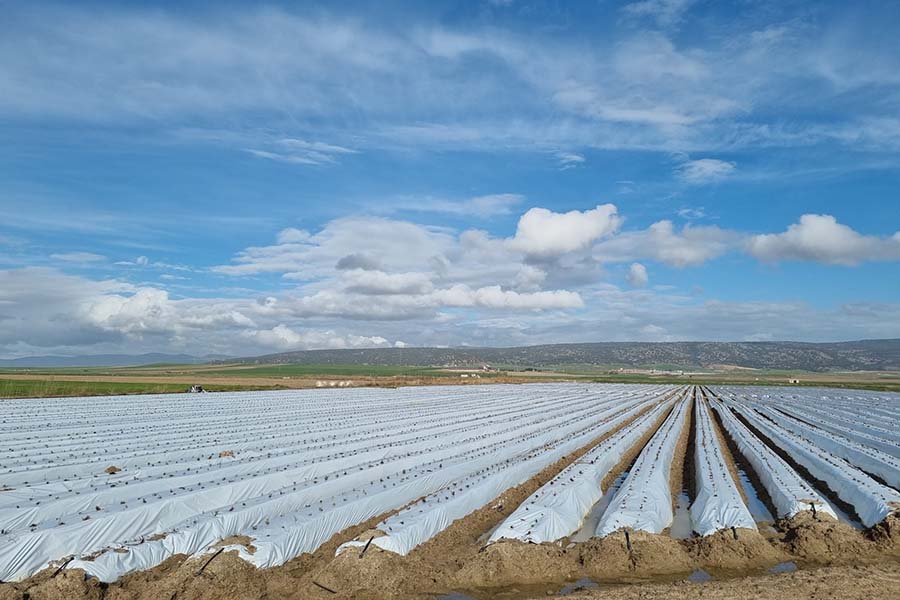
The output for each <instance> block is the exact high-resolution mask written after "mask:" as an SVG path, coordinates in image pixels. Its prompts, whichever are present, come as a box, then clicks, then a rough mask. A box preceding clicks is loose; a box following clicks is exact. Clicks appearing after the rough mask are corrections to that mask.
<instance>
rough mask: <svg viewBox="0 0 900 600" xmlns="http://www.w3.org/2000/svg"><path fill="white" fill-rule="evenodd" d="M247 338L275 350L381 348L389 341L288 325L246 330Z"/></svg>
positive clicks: (377, 337)
mask: <svg viewBox="0 0 900 600" xmlns="http://www.w3.org/2000/svg"><path fill="white" fill-rule="evenodd" d="M242 336H243V337H244V338H246V339H250V340H253V341H254V342H256V343H258V344H260V345H262V346H264V347H268V348H272V349H275V350H280V351H286V350H312V349H323V348H324V349H343V348H379V347H384V346H388V345H389V342H388V341H387V340H386V339H384V338H383V337H380V336H364V335H341V334H337V333H335V332H333V331H296V330H294V329H291V328H290V327H288V326H286V325H276V326H275V327H273V328H271V329H264V330H258V331H245V332H243V334H242Z"/></svg>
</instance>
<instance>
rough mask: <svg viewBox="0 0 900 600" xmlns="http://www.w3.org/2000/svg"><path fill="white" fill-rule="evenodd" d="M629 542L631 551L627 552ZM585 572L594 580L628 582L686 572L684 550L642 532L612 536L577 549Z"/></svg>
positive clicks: (674, 542)
mask: <svg viewBox="0 0 900 600" xmlns="http://www.w3.org/2000/svg"><path fill="white" fill-rule="evenodd" d="M629 542H630V546H631V548H630V549H629V547H628V546H629ZM579 552H580V557H581V562H582V564H583V565H584V572H585V573H586V574H588V576H590V577H591V578H594V579H620V578H621V579H629V578H633V577H635V576H640V577H654V576H659V575H671V574H674V573H683V572H689V571H691V570H692V565H691V559H690V556H688V554H687V552H685V550H684V547H683V546H682V545H681V544H680V543H679V542H678V541H677V540H673V539H672V538H670V537H668V536H663V535H654V534H652V533H646V532H643V531H632V532H629V534H628V537H627V539H626V536H625V533H624V532H619V533H614V534H612V535H608V536H606V537H603V538H592V539H591V540H589V541H587V542H585V543H583V544H580V545H579Z"/></svg>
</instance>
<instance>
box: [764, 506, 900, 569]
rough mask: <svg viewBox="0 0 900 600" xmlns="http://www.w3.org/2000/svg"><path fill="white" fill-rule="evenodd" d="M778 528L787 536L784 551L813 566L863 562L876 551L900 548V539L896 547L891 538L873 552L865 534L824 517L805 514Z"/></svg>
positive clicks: (784, 522)
mask: <svg viewBox="0 0 900 600" xmlns="http://www.w3.org/2000/svg"><path fill="white" fill-rule="evenodd" d="M890 518H891V519H893V517H890ZM894 522H896V520H894ZM776 526H777V528H778V529H779V531H784V532H785V534H784V536H783V537H782V538H781V543H782V544H783V546H784V549H785V551H787V552H789V553H790V554H791V555H793V556H796V557H797V558H798V559H800V560H802V561H805V562H807V563H812V564H833V563H836V562H840V563H844V564H847V563H850V562H860V561H861V560H865V559H866V558H867V557H868V555H870V554H872V553H873V551H875V550H878V549H880V550H890V549H891V548H892V547H900V544H898V542H900V536H897V539H894V540H893V543H891V541H890V538H888V539H886V540H883V542H884V543H883V544H882V545H880V547H878V548H874V547H873V546H876V544H872V542H870V541H869V540H867V539H866V536H865V534H864V533H863V532H861V531H858V530H857V529H854V528H853V527H851V526H850V525H848V524H846V523H842V522H840V521H837V520H835V519H833V518H832V517H830V516H828V515H826V514H821V513H820V514H818V515H816V516H813V514H812V513H811V512H808V511H804V512H802V513H799V514H797V515H795V516H794V517H792V518H790V519H783V520H781V521H779V522H778V523H777V524H776Z"/></svg>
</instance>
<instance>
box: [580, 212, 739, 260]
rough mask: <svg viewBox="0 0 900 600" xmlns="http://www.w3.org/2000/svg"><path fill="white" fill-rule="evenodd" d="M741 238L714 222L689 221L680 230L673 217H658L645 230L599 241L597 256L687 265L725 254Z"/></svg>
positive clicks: (604, 258) (599, 257)
mask: <svg viewBox="0 0 900 600" xmlns="http://www.w3.org/2000/svg"><path fill="white" fill-rule="evenodd" d="M739 239H740V235H739V234H736V233H734V232H731V231H727V230H724V229H720V228H719V227H715V226H706V227H692V226H690V225H686V226H685V227H683V228H682V229H681V231H680V232H679V231H676V230H675V227H674V225H673V224H672V222H671V221H658V222H656V223H654V224H652V225H651V226H650V227H648V228H647V229H645V230H643V231H630V232H624V233H622V234H620V235H617V236H615V237H614V238H612V239H610V240H606V241H603V242H601V243H599V244H597V245H596V246H595V247H594V256H595V257H596V258H598V259H599V260H601V261H604V262H627V261H632V260H639V259H652V260H658V261H660V262H663V263H665V264H668V265H672V266H675V267H688V266H694V265H699V264H702V263H704V262H706V261H708V260H711V259H713V258H716V257H718V256H721V255H722V254H725V253H726V252H727V251H728V250H729V249H730V248H732V247H734V246H735V245H737V244H738V242H739Z"/></svg>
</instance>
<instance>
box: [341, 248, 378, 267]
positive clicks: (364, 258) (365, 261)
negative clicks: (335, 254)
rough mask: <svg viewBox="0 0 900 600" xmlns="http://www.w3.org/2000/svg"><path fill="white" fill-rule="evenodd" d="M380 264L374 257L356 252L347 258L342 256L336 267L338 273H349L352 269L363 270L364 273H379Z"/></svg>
mask: <svg viewBox="0 0 900 600" xmlns="http://www.w3.org/2000/svg"><path fill="white" fill-rule="evenodd" d="M380 264H381V263H380V262H379V261H378V259H377V258H376V257H374V256H371V255H369V254H365V253H362V252H354V253H353V254H348V255H347V256H342V257H341V258H340V260H338V261H337V263H336V264H335V265H334V268H335V269H337V270H338V271H347V270H350V269H362V270H363V271H377V270H378V269H379V268H380Z"/></svg>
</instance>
